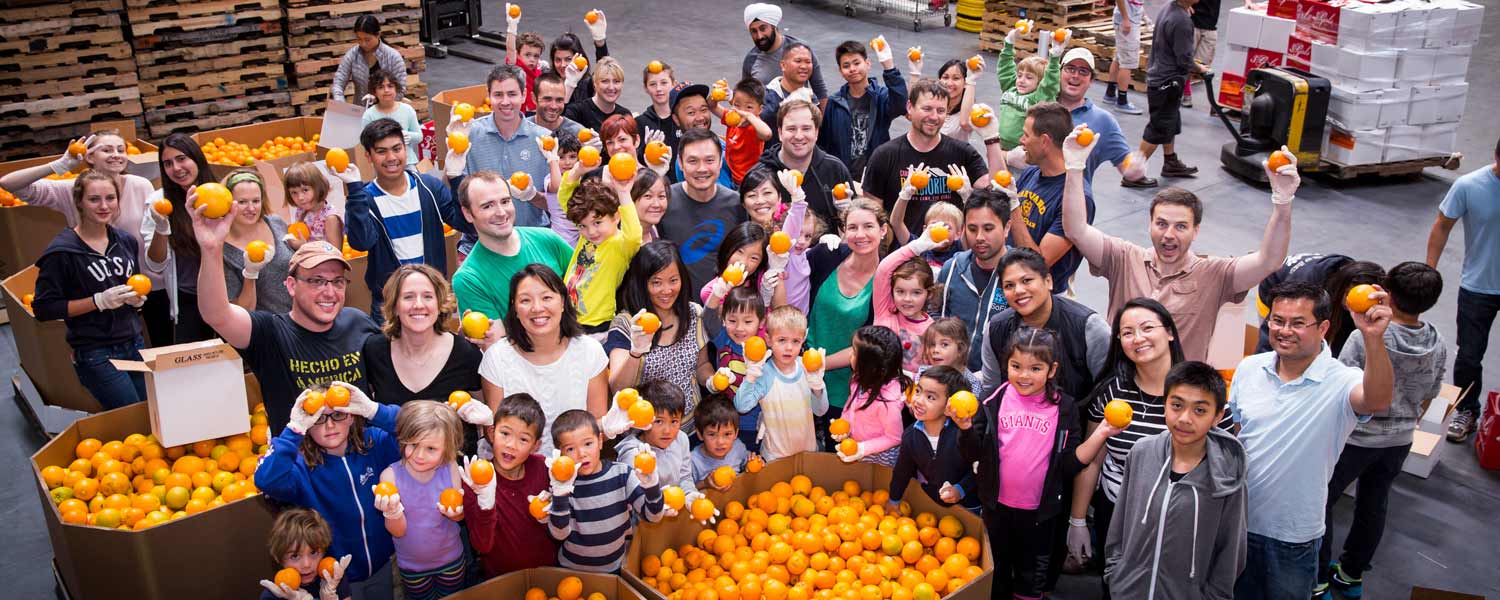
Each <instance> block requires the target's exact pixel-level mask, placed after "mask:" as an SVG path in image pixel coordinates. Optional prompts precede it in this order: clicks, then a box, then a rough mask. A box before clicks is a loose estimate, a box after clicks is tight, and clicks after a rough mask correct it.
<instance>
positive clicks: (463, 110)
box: [448, 102, 474, 152]
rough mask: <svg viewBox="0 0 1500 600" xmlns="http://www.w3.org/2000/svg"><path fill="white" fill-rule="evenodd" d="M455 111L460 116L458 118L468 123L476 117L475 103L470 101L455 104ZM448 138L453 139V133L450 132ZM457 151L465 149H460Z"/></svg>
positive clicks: (466, 141)
mask: <svg viewBox="0 0 1500 600" xmlns="http://www.w3.org/2000/svg"><path fill="white" fill-rule="evenodd" d="M453 113H454V114H455V115H457V116H458V120H460V121H463V122H465V123H468V122H469V121H471V120H473V119H474V105H473V104H469V103H468V102H459V103H458V104H455V105H453ZM466 137H467V136H466ZM448 139H450V140H451V139H453V137H452V134H449V137H448ZM464 143H465V144H467V143H468V140H467V139H466V140H465V142H464ZM457 152H463V151H462V150H458V151H457Z"/></svg>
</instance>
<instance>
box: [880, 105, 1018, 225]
mask: <svg viewBox="0 0 1500 600" xmlns="http://www.w3.org/2000/svg"><path fill="white" fill-rule="evenodd" d="M947 117H948V90H947V88H944V87H943V86H942V84H939V83H938V82H937V81H936V80H932V79H923V80H920V81H918V82H917V83H916V84H914V85H912V87H911V95H910V96H909V97H908V98H907V101H906V118H907V119H908V120H910V121H911V130H910V131H907V132H906V135H903V136H901V137H898V138H896V139H893V140H891V141H889V142H886V143H884V144H881V145H880V147H879V148H876V149H875V152H874V153H872V154H871V155H870V160H869V162H868V163H866V165H865V177H864V193H865V195H866V196H869V197H871V198H874V199H876V200H878V201H879V202H880V203H881V205H882V206H884V207H885V210H886V211H887V212H889V211H890V210H891V209H892V208H893V207H894V206H895V205H896V200H897V199H898V197H899V198H905V199H907V200H908V204H907V209H906V219H905V221H906V229H907V230H908V231H922V229H923V226H924V225H925V224H926V220H927V209H928V208H930V207H931V206H932V205H933V204H936V203H938V202H949V203H952V204H954V205H956V206H959V207H963V205H964V204H963V198H964V196H965V195H967V193H968V192H967V191H965V190H963V189H960V190H959V191H953V190H949V189H948V184H947V182H946V181H945V178H946V176H947V175H950V173H946V172H943V171H941V169H944V168H946V167H947V165H958V166H960V167H963V168H964V169H965V170H966V171H968V174H969V176H970V177H972V178H973V180H972V181H971V182H970V185H971V186H972V187H973V188H974V189H984V188H987V187H989V185H990V177H989V170H988V169H986V168H985V161H984V159H983V158H980V156H979V152H977V151H975V150H974V147H973V146H970V145H969V144H968V143H967V142H964V141H961V140H957V139H954V138H951V137H948V136H945V135H943V134H942V133H941V131H942V128H943V121H944V120H945V119H946V118H947ZM999 129H1000V122H999V120H998V119H990V123H989V124H988V125H986V126H984V127H983V128H981V131H982V132H983V136H984V144H985V149H986V151H987V152H988V154H989V159H990V162H991V164H995V165H1000V164H1002V161H1004V160H1005V158H1004V154H1003V153H1002V152H1001V151H1000V133H999ZM916 169H929V170H930V171H931V172H932V174H933V175H934V176H933V177H931V178H930V180H929V181H928V183H927V186H926V187H924V188H922V189H920V190H919V189H916V188H914V187H912V186H910V185H908V184H907V181H908V176H909V175H910V174H911V173H912V171H914V170H916ZM960 192H963V193H962V194H961V193H960Z"/></svg>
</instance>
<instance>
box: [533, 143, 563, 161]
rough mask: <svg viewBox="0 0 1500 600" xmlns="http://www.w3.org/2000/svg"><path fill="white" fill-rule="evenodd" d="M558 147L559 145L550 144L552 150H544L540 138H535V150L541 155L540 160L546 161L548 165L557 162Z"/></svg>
mask: <svg viewBox="0 0 1500 600" xmlns="http://www.w3.org/2000/svg"><path fill="white" fill-rule="evenodd" d="M559 146H560V145H559V144H552V149H551V150H548V149H546V148H544V147H543V144H542V138H541V137H538V138H536V147H537V150H538V151H540V152H541V153H542V158H544V159H546V160H547V164H549V165H550V164H552V163H555V162H557V161H558V157H557V149H558V147H559Z"/></svg>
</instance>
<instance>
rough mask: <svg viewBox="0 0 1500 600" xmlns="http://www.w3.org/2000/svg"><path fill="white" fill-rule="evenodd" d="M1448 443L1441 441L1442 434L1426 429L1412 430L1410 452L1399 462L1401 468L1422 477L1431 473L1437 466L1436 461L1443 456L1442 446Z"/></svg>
mask: <svg viewBox="0 0 1500 600" xmlns="http://www.w3.org/2000/svg"><path fill="white" fill-rule="evenodd" d="M1447 445H1448V444H1447V443H1445V442H1443V436H1442V435H1439V434H1436V433H1428V432H1426V431H1415V432H1412V440H1411V452H1410V453H1408V454H1407V455H1406V462H1403V463H1401V470H1402V471H1405V472H1407V473H1411V474H1412V475H1416V476H1417V477H1421V478H1422V479H1426V478H1427V477H1428V476H1430V475H1432V469H1433V468H1434V467H1436V466H1437V464H1438V461H1440V460H1442V458H1443V448H1444V447H1446V446H1447Z"/></svg>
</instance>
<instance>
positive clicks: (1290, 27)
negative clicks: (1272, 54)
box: [1256, 16, 1297, 53]
mask: <svg viewBox="0 0 1500 600" xmlns="http://www.w3.org/2000/svg"><path fill="white" fill-rule="evenodd" d="M1296 29H1297V21H1295V20H1293V19H1283V18H1280V17H1272V16H1265V17H1261V21H1260V40H1259V43H1257V44H1256V46H1257V47H1260V48H1264V49H1266V50H1274V51H1276V52H1282V53H1285V52H1286V46H1287V39H1288V38H1290V37H1292V32H1293V31H1294V30H1296Z"/></svg>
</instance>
